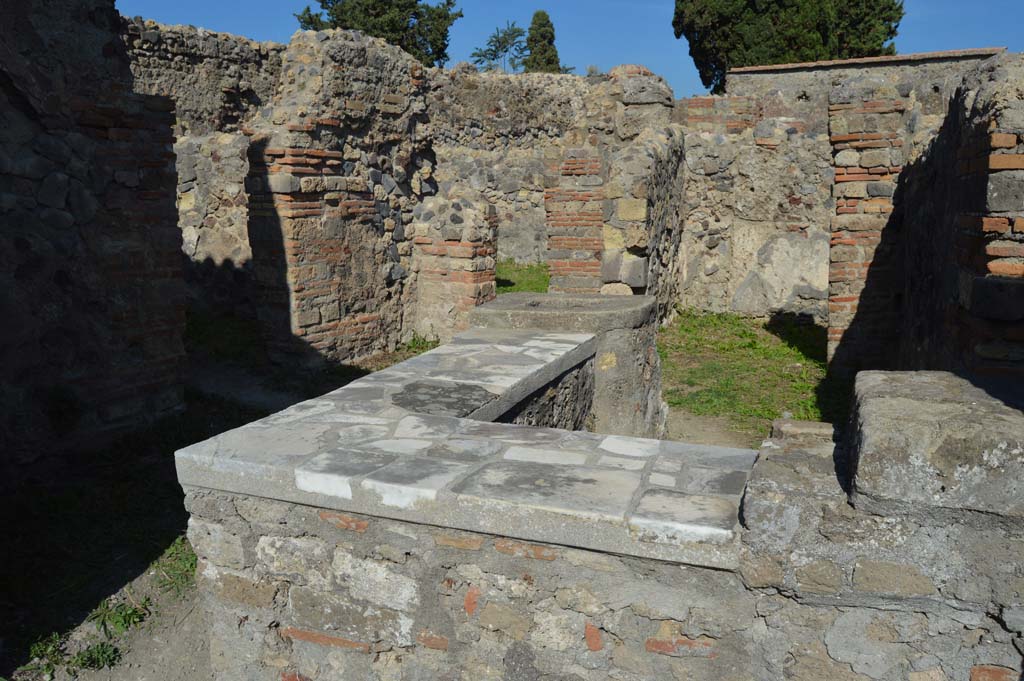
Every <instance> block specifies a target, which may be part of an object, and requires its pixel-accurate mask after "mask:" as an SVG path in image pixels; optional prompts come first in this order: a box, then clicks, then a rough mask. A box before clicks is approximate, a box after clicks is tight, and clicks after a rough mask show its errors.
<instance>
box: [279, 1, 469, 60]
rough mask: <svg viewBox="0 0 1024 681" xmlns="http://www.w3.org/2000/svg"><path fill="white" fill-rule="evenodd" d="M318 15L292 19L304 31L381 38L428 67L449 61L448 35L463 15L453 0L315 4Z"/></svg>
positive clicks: (306, 13) (305, 12) (306, 11)
mask: <svg viewBox="0 0 1024 681" xmlns="http://www.w3.org/2000/svg"><path fill="white" fill-rule="evenodd" d="M318 2H319V4H320V9H321V11H320V12H314V11H313V10H312V9H311V8H310V7H308V6H307V7H306V9H304V10H302V12H300V13H299V14H296V15H295V18H296V19H298V20H299V26H301V27H302V28H303V29H306V30H314V31H320V30H323V29H326V28H345V29H354V30H356V31H362V32H363V33H366V34H367V35H372V36H375V37H377V38H383V39H384V40H386V41H388V42H389V43H391V44H392V45H398V46H399V47H401V48H402V49H403V50H405V51H406V52H408V53H409V54H411V55H412V56H414V57H416V59H418V60H420V61H421V62H423V63H424V64H425V65H427V66H443V65H444V64H445V62H447V61H448V32H449V30H450V29H451V27H452V24H454V23H455V21H456V20H457V19H459V18H461V17H462V12H461V11H460V10H457V9H456V8H455V0H442V1H441V2H440V3H439V4H437V5H431V4H429V3H426V2H420V1H419V0H318Z"/></svg>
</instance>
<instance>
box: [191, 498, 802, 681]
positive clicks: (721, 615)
mask: <svg viewBox="0 0 1024 681" xmlns="http://www.w3.org/2000/svg"><path fill="white" fill-rule="evenodd" d="M187 504H188V508H189V511H190V513H191V514H192V520H191V521H190V524H189V537H190V538H191V539H192V541H193V544H194V545H195V546H196V549H197V553H198V554H199V555H200V557H201V558H200V566H199V569H198V581H199V587H200V589H201V590H202V592H203V600H204V607H205V608H206V609H207V612H208V613H209V617H210V618H211V619H210V626H211V633H212V638H211V655H212V662H213V669H214V672H215V674H216V675H217V678H218V679H225V680H228V679H242V678H254V677H256V678H266V677H268V676H269V675H270V674H273V675H274V677H275V678H277V677H278V675H280V678H284V679H298V678H302V679H307V678H308V679H314V678H324V677H330V678H365V679H383V678H389V677H391V676H393V675H401V677H403V678H430V679H458V678H472V679H486V678H494V679H528V678H539V677H542V676H545V675H551V676H566V675H570V676H571V677H574V678H579V679H594V680H596V679H607V678H610V675H613V676H615V677H618V678H625V679H652V678H675V677H678V676H680V675H682V676H683V677H684V678H693V679H718V680H722V679H736V680H739V679H749V678H754V676H753V675H754V674H755V673H757V671H756V669H755V668H754V667H753V666H752V664H751V662H752V661H751V660H749V659H744V658H745V655H744V651H745V650H746V649H747V647H748V646H749V640H748V638H747V636H746V635H745V632H744V629H746V628H747V626H748V623H749V622H751V621H752V620H753V618H754V616H755V612H754V604H753V602H752V601H751V600H750V599H749V598H746V592H745V591H744V589H743V587H742V584H741V582H740V580H739V579H738V578H737V577H736V576H735V575H733V574H730V573H725V572H715V571H710V570H700V569H695V568H686V567H680V566H678V565H673V564H670V563H658V562H654V561H644V562H638V561H636V560H635V559H630V558H625V557H621V556H615V555H611V554H606V553H600V552H594V551H584V550H579V549H573V548H566V547H564V546H555V545H551V544H538V543H532V542H522V541H517V540H513V539H508V538H503V537H495V536H491V535H485V534H480V533H472V532H460V531H456V530H450V529H444V528H430V527H427V526H424V525H416V524H412V523H402V522H395V521H389V520H384V519H381V518H374V517H370V516H364V515H358V514H348V513H338V512H333V511H329V510H326V509H316V508H310V507H306V506H298V505H294V504H285V503H280V502H273V501H269V500H265V499H254V498H252V497H246V496H238V495H224V494H217V493H212V492H206V491H201V490H192V491H190V492H189V495H188V498H187ZM807 678H808V681H809V679H810V677H807Z"/></svg>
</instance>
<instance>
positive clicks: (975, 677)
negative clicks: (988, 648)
mask: <svg viewBox="0 0 1024 681" xmlns="http://www.w3.org/2000/svg"><path fill="white" fill-rule="evenodd" d="M1019 679H1020V672H1015V671H1014V670H1012V669H1007V668H1006V667H997V666H995V665H991V664H980V665H978V666H976V667H972V668H971V681H1019Z"/></svg>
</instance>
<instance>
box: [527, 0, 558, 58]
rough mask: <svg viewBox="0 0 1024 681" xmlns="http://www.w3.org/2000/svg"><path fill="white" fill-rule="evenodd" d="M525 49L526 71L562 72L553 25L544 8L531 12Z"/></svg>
mask: <svg viewBox="0 0 1024 681" xmlns="http://www.w3.org/2000/svg"><path fill="white" fill-rule="evenodd" d="M526 49H527V51H529V53H530V54H529V55H528V56H527V57H526V60H525V61H524V62H523V66H524V67H525V69H524V70H525V71H527V72H528V73H562V72H563V69H562V64H561V62H560V61H559V60H558V50H557V49H556V48H555V25H554V24H552V23H551V17H549V16H548V13H547V12H545V11H544V10H537V11H536V12H534V13H533V20H532V21H531V22H530V32H529V33H528V34H527V36H526Z"/></svg>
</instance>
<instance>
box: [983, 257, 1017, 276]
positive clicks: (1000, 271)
mask: <svg viewBox="0 0 1024 681" xmlns="http://www.w3.org/2000/svg"><path fill="white" fill-rule="evenodd" d="M988 271H989V272H991V273H992V274H995V275H998V276H1001V277H1024V260H1016V261H1015V260H992V261H990V262H989V263H988Z"/></svg>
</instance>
